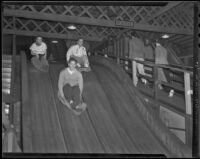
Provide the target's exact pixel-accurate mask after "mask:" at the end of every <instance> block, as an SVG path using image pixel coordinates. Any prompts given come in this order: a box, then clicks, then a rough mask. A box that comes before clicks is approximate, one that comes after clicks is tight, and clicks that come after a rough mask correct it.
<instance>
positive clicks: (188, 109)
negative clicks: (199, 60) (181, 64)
mask: <svg viewBox="0 0 200 159" xmlns="http://www.w3.org/2000/svg"><path fill="white" fill-rule="evenodd" d="M184 88H185V106H186V114H188V115H191V114H192V103H191V89H190V73H188V72H184Z"/></svg>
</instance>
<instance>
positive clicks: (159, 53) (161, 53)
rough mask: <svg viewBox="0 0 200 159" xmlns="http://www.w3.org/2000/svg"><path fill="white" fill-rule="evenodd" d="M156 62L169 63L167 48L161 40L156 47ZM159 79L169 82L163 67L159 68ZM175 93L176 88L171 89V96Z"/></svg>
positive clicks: (160, 86) (160, 87)
mask: <svg viewBox="0 0 200 159" xmlns="http://www.w3.org/2000/svg"><path fill="white" fill-rule="evenodd" d="M155 63H156V64H165V65H168V64H169V62H168V60H167V50H166V49H165V48H164V47H163V46H162V45H161V44H160V43H159V42H156V47H155ZM158 80H160V81H164V82H167V78H166V76H165V74H164V71H163V69H162V68H158ZM158 87H159V89H163V87H162V85H161V84H159V85H158ZM173 94H174V90H173V89H171V90H170V92H169V97H172V96H173Z"/></svg>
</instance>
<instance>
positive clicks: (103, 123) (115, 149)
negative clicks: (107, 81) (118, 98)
mask: <svg viewBox="0 0 200 159" xmlns="http://www.w3.org/2000/svg"><path fill="white" fill-rule="evenodd" d="M85 81H88V82H87V83H86V84H85V85H86V86H85V92H86V95H85V100H87V101H88V104H89V105H90V109H88V113H89V115H90V116H91V120H92V122H93V123H94V125H95V130H96V133H97V135H98V136H99V138H100V140H101V142H102V144H103V146H104V147H105V151H106V153H139V152H138V150H137V149H136V146H135V144H133V143H131V141H130V138H129V137H128V136H127V134H126V132H125V131H124V130H123V129H122V128H121V126H120V125H119V123H118V122H117V121H116V117H114V114H113V113H112V110H111V109H109V108H110V107H111V106H110V102H109V98H107V96H106V95H105V93H104V90H103V89H102V87H101V85H100V84H99V83H98V79H97V78H96V76H95V75H94V73H91V74H90V75H86V76H85ZM91 83H92V84H91ZM91 99H92V100H91ZM94 106H95V107H94Z"/></svg>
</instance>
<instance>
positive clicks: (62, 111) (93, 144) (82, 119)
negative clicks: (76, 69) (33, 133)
mask: <svg viewBox="0 0 200 159" xmlns="http://www.w3.org/2000/svg"><path fill="white" fill-rule="evenodd" d="M63 68H64V65H59V64H54V65H50V76H51V81H52V87H53V90H54V91H53V94H54V97H55V103H56V107H57V110H58V115H59V120H60V124H61V127H62V131H63V134H64V140H65V143H66V145H67V149H68V152H69V153H105V151H104V148H103V146H102V145H101V142H100V141H99V139H98V137H97V136H96V133H95V129H94V128H93V125H92V123H91V121H90V118H89V116H88V114H87V112H86V111H85V112H83V113H82V114H81V115H80V116H76V115H74V114H73V112H72V111H71V110H69V109H68V108H67V107H66V106H64V105H63V104H61V102H60V101H59V100H58V98H57V92H58V77H59V73H60V71H61V70H62V69H63ZM89 109H90V108H89Z"/></svg>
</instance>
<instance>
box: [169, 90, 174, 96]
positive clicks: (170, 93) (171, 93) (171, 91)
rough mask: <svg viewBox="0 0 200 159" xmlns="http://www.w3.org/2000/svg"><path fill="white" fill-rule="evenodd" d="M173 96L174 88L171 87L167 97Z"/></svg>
mask: <svg viewBox="0 0 200 159" xmlns="http://www.w3.org/2000/svg"><path fill="white" fill-rule="evenodd" d="M173 96H174V90H173V89H171V90H170V92H169V97H173Z"/></svg>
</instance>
